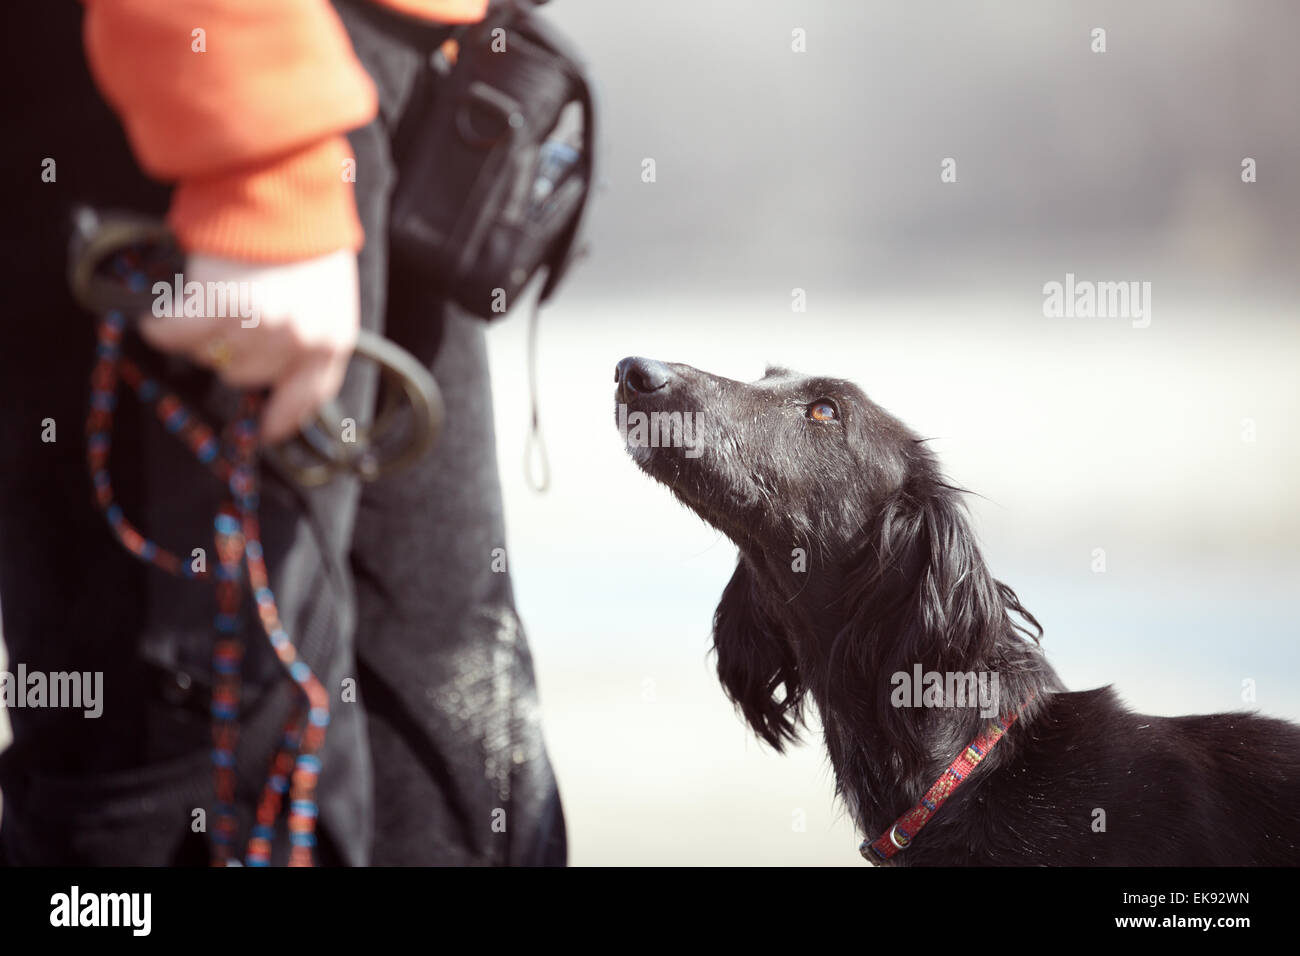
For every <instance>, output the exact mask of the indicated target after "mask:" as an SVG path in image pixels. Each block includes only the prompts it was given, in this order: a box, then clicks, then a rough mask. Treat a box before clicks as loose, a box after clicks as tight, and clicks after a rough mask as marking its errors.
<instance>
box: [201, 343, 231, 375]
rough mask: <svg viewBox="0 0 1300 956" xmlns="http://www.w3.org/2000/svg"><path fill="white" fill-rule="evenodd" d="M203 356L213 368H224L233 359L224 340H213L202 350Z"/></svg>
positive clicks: (228, 345) (228, 344)
mask: <svg viewBox="0 0 1300 956" xmlns="http://www.w3.org/2000/svg"><path fill="white" fill-rule="evenodd" d="M203 354H204V356H205V357H206V358H207V360H208V362H209V363H210V364H211V365H212V367H213V368H224V367H225V366H226V365H228V364H229V363H230V360H231V359H232V358H234V355H235V353H234V351H232V350H231V348H230V343H229V342H227V341H226V340H225V339H214V340H213V341H211V342H209V343H208V344H207V345H206V346H204V348H203Z"/></svg>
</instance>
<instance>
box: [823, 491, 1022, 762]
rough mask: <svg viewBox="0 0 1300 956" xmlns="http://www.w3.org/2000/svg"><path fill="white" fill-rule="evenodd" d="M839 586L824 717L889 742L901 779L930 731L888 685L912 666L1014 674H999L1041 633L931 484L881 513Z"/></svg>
mask: <svg viewBox="0 0 1300 956" xmlns="http://www.w3.org/2000/svg"><path fill="white" fill-rule="evenodd" d="M847 581H848V587H847V595H846V600H847V603H848V606H847V608H846V610H847V612H848V613H847V616H846V625H845V627H844V629H843V630H842V631H841V632H840V633H839V634H838V635H837V636H836V639H835V641H834V643H833V646H832V652H831V658H830V661H829V667H828V671H827V675H828V676H827V682H828V686H827V699H828V701H830V702H831V704H830V708H829V709H830V710H832V711H834V712H837V713H848V714H852V716H853V719H852V725H853V726H855V727H856V728H857V730H858V732H865V733H868V734H870V735H872V736H876V735H880V736H882V737H883V739H888V740H890V741H891V742H892V743H893V744H894V748H895V754H896V757H897V758H898V759H900V760H901V761H902V768H900V769H915V768H916V767H918V766H920V764H921V763H922V762H923V761H924V760H925V757H926V754H927V752H928V749H929V748H928V743H929V741H927V739H926V733H927V724H928V723H929V722H928V721H926V720H923V719H922V717H923V716H924V715H922V714H918V713H916V712H915V711H914V710H909V709H908V708H905V707H903V708H900V707H896V706H894V701H893V699H892V698H893V693H892V691H893V690H894V685H893V683H892V682H893V679H894V675H896V674H900V673H901V674H906V675H907V676H908V678H909V679H910V678H911V677H912V675H913V674H914V673H915V668H916V666H917V665H920V668H921V670H922V672H923V673H926V672H933V671H938V672H941V673H943V672H967V671H972V670H993V671H1002V670H1015V669H1016V668H1015V667H1008V665H1009V664H1014V661H1013V658H1014V657H1016V656H1019V655H1020V654H1021V653H1022V649H1023V647H1024V643H1025V642H1024V638H1025V637H1029V638H1032V639H1033V640H1035V641H1036V640H1037V636H1038V635H1041V633H1042V629H1041V628H1040V627H1039V626H1038V622H1037V621H1035V620H1034V618H1033V616H1032V615H1030V614H1029V612H1028V611H1026V610H1025V609H1024V608H1023V607H1022V606H1021V605H1020V601H1019V599H1018V598H1017V597H1016V595H1015V592H1014V591H1012V590H1011V589H1010V588H1009V587H1007V586H1006V585H1004V584H1002V583H1001V582H1000V581H996V580H994V578H993V576H992V575H991V574H990V573H989V570H988V568H987V566H986V565H985V564H984V559H983V557H982V556H981V554H980V551H979V548H978V545H977V543H976V541H975V536H974V533H973V532H972V530H971V528H970V525H969V522H968V521H967V518H966V513H965V507H964V504H963V503H962V501H961V499H960V491H959V490H958V489H956V488H952V487H951V486H948V485H945V484H942V483H939V482H937V481H930V482H925V483H923V484H914V485H911V486H909V487H906V488H904V489H903V490H902V491H901V492H900V493H898V494H897V495H895V496H894V497H892V498H891V499H890V500H888V501H886V502H885V503H884V505H883V506H882V507H881V508H880V509H879V511H878V512H877V514H876V516H875V518H874V519H873V521H872V522H871V525H870V527H869V528H868V531H867V538H866V545H865V547H864V548H863V549H862V551H861V552H860V553H859V556H858V558H857V561H856V562H855V566H854V568H852V569H851V571H850V573H849V575H848V578H847ZM1013 613H1014V614H1018V615H1019V616H1020V617H1021V618H1022V619H1023V621H1024V622H1026V623H1028V624H1029V625H1030V626H1032V627H1033V628H1035V629H1037V632H1038V634H1037V635H1035V634H1031V633H1030V632H1029V630H1028V629H1027V628H1026V627H1025V626H1024V625H1023V624H1021V623H1019V622H1017V621H1015V620H1014V619H1013V618H1012V616H1011V615H1012V614H1013ZM1003 689H1004V690H1008V689H1011V688H1009V687H1006V686H1004V688H1003ZM864 691H865V692H864ZM934 716H938V715H934ZM928 730H930V731H932V730H933V726H930V727H929V728H928Z"/></svg>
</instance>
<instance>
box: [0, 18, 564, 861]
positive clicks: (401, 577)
mask: <svg viewBox="0 0 1300 956" xmlns="http://www.w3.org/2000/svg"><path fill="white" fill-rule="evenodd" d="M65 7H66V9H65ZM339 10H340V14H341V15H342V16H343V17H344V20H345V23H346V24H347V27H348V29H349V33H350V34H351V35H352V38H353V42H354V46H355V47H356V50H357V53H358V56H359V57H360V58H361V59H362V62H363V63H364V64H365V65H366V67H367V69H368V70H369V71H370V72H371V74H372V76H373V77H374V79H375V82H376V85H377V87H378V88H379V91H380V100H381V115H380V116H379V117H378V118H377V119H376V121H375V122H373V123H372V124H370V125H369V126H367V127H365V128H364V129H361V130H358V131H356V132H355V133H354V134H352V136H351V139H352V145H353V149H354V151H355V153H356V157H357V202H358V208H359V211H360V214H361V217H362V221H363V224H364V226H365V228H366V236H367V240H366V245H365V248H364V249H363V250H362V252H361V255H360V257H359V264H360V274H361V295H362V321H363V323H364V324H365V325H366V326H367V327H368V328H373V329H378V330H381V331H383V332H384V334H386V335H387V336H388V337H389V338H391V339H393V340H394V341H396V342H397V343H398V344H400V345H402V346H403V347H405V348H406V349H407V350H409V351H410V352H412V353H413V354H414V355H416V356H417V357H419V358H420V359H421V361H423V362H424V363H425V364H426V365H427V366H428V367H430V369H431V370H432V372H433V374H434V376H435V377H436V378H437V380H438V383H439V385H440V387H441V389H442V391H443V397H444V400H445V402H446V405H447V425H446V427H445V430H444V433H443V435H442V438H441V440H440V442H439V445H438V446H437V447H436V448H435V450H434V452H433V453H432V454H431V455H430V456H429V457H427V458H426V459H425V460H424V461H422V462H420V463H419V464H418V465H417V466H415V467H414V468H412V469H411V470H410V471H407V472H404V473H402V474H400V475H395V476H392V477H389V478H385V479H381V480H380V481H378V482H376V483H374V484H371V485H366V486H361V485H360V484H359V483H357V482H355V481H352V480H338V481H335V482H334V483H332V484H331V485H329V486H326V487H325V488H322V489H315V490H312V491H304V490H302V489H300V488H298V487H296V486H293V485H291V484H289V483H286V482H284V481H281V480H280V479H279V478H277V476H276V475H274V474H273V473H270V472H267V473H265V474H264V488H263V495H262V507H261V520H262V523H263V538H264V540H263V544H264V547H265V550H266V555H267V563H268V566H269V568H270V573H271V584H272V587H273V589H274V590H275V593H276V598H277V602H278V604H279V609H280V613H281V617H282V619H283V620H284V622H285V625H286V627H287V629H288V631H289V633H290V635H291V637H292V638H293V639H294V641H295V643H296V644H297V645H298V647H299V651H300V654H301V655H302V656H303V657H304V658H305V659H306V660H307V661H308V663H310V664H311V666H312V668H313V669H314V670H315V672H316V673H317V674H318V675H319V676H320V677H321V679H322V682H323V683H324V684H325V687H326V688H327V690H329V691H330V692H331V695H332V700H331V724H330V728H329V732H328V734H327V736H326V741H325V747H324V750H323V751H322V755H321V756H322V772H321V781H320V787H319V792H318V799H319V803H320V825H319V829H320V834H319V838H320V848H319V852H318V858H319V859H320V860H321V861H322V862H325V863H345V864H353V865H358V864H365V863H375V864H491V863H513V864H540V863H547V864H559V863H563V862H564V859H565V836H564V822H563V815H562V812H561V809H560V804H559V796H558V791H557V789H556V785H555V781H554V778H553V775H552V773H551V769H550V764H549V761H548V759H547V756H546V751H545V747H544V745H543V741H542V737H541V732H540V727H539V724H538V719H537V699H536V689H535V686H534V682H533V672H532V665H531V661H530V658H529V655H528V648H527V643H526V641H525V638H524V634H523V630H522V627H521V626H520V623H519V619H518V616H517V615H516V613H515V609H514V604H513V597H512V592H511V586H510V581H509V577H508V576H507V575H506V574H505V573H494V572H493V570H492V567H493V562H492V553H493V549H494V548H501V547H504V546H505V540H504V528H503V522H502V514H501V500H500V487H499V483H498V479H497V465H496V459H495V452H494V438H493V429H492V414H491V394H490V390H489V383H488V369H487V361H486V352H485V343H484V329H483V325H482V324H481V323H480V322H479V321H478V320H476V319H471V318H468V317H465V316H461V315H458V314H452V313H450V312H446V313H444V311H443V310H442V309H440V308H436V307H434V308H431V307H430V305H429V303H428V302H427V299H426V298H425V297H423V296H422V295H421V294H420V292H421V289H422V287H423V282H422V281H421V277H420V276H418V275H399V274H393V273H390V269H389V264H388V257H387V255H386V245H385V225H386V219H387V202H388V196H389V193H390V191H391V189H392V186H393V183H394V181H395V177H396V170H395V166H394V161H393V158H392V153H391V147H390V143H391V141H392V136H393V134H394V132H395V130H396V129H397V127H398V126H399V125H400V124H402V123H403V122H412V121H415V118H413V117H411V116H409V115H407V106H408V104H410V103H411V102H412V100H413V93H414V92H415V91H416V90H417V89H418V88H419V87H420V86H421V85H422V84H423V83H424V82H425V80H424V79H423V77H424V76H425V73H426V71H427V70H428V68H429V67H428V54H429V53H430V52H431V50H432V49H433V48H435V47H436V45H437V44H438V43H439V42H441V39H442V38H443V35H444V34H443V31H441V30H439V29H434V28H430V27H427V26H425V25H421V24H416V23H414V22H410V21H406V20H403V19H401V18H399V17H397V16H395V15H390V14H387V13H384V12H382V11H379V10H376V9H373V8H370V7H368V6H362V5H355V6H354V5H353V4H351V3H340V4H339ZM15 14H16V15H20V16H22V17H27V18H28V19H29V20H30V21H31V22H30V23H27V24H14V25H13V28H12V29H10V30H9V31H7V38H6V41H5V42H6V43H9V44H11V45H12V47H13V49H12V50H11V51H9V57H8V63H7V65H6V69H7V70H14V71H15V73H14V76H13V77H12V78H9V81H8V86H7V89H9V90H11V91H12V92H13V95H14V98H15V102H14V105H15V109H14V112H13V115H12V118H11V120H10V121H9V122H8V124H7V125H8V126H9V127H10V129H9V130H8V133H9V135H7V136H6V137H5V139H6V142H8V143H9V144H11V147H10V160H12V161H15V167H16V169H17V171H16V172H15V173H14V175H13V176H7V177H6V178H7V179H8V181H9V183H8V185H7V186H6V188H8V189H13V191H14V195H13V197H12V202H11V203H10V204H9V208H10V209H11V210H13V214H12V216H11V221H10V223H9V226H8V228H7V229H6V230H4V233H5V235H4V236H3V240H2V243H3V245H2V246H0V249H2V254H3V257H4V258H3V268H4V270H5V273H6V283H5V286H6V289H7V292H8V295H7V296H6V298H5V299H4V300H3V303H2V304H0V314H2V315H3V332H4V334H3V337H2V338H0V615H2V616H3V618H2V619H3V627H4V637H5V640H6V643H7V644H8V647H9V657H10V664H9V669H10V670H11V671H13V670H15V669H16V668H17V666H18V664H19V663H23V664H25V665H26V667H27V669H28V670H29V671H37V670H39V671H44V672H52V671H71V670H75V671H83V672H84V671H99V672H102V673H103V675H104V677H103V687H104V697H105V701H104V706H103V715H102V716H101V717H100V718H98V719H87V718H85V717H84V716H82V715H81V713H80V711H67V710H56V709H31V710H14V711H12V712H11V714H10V716H11V721H12V724H13V727H14V735H15V740H14V744H13V746H12V747H11V749H10V750H9V751H8V752H6V753H5V754H4V755H2V756H0V788H2V789H3V791H4V796H5V802H4V817H3V824H2V825H0V858H3V859H4V860H5V861H7V862H10V863H18V864H22V863H45V864H49V863H92V864H95V863H127V864H131V863H145V864H160V863H162V864H165V863H189V862H194V863H201V862H203V861H204V859H205V858H206V849H205V837H204V835H203V833H202V832H196V831H197V830H199V829H200V828H199V827H198V826H197V825H196V822H195V821H196V820H199V819H202V818H203V816H204V814H205V813H207V814H210V813H211V810H212V805H213V797H212V784H211V769H210V765H209V757H208V750H209V746H210V740H209V733H210V731H209V720H208V716H207V708H208V695H207V690H208V688H209V687H210V684H211V663H210V655H211V646H212V640H213V636H214V631H213V629H212V619H213V614H214V612H215V599H214V596H213V594H212V589H211V583H210V582H207V581H202V580H199V581H181V580H177V579H174V578H171V577H169V576H168V575H166V574H163V573H162V572H160V571H158V570H156V569H153V568H151V567H149V566H147V565H144V564H142V563H140V562H139V561H138V560H137V559H136V558H134V557H132V556H131V555H129V554H128V553H127V552H126V551H124V550H123V549H122V548H121V546H120V545H118V544H117V542H116V541H115V539H114V538H113V537H112V536H111V534H110V533H109V532H108V530H107V527H106V525H105V523H104V520H103V518H102V517H101V516H100V515H99V514H98V512H97V511H96V510H95V509H94V507H93V504H92V496H91V488H90V484H89V480H88V478H87V476H86V466H85V460H84V456H85V452H84V436H83V427H84V426H83V423H84V419H85V411H86V402H87V397H88V388H89V386H88V376H89V371H90V365H91V360H92V355H93V329H92V322H91V319H90V317H89V316H88V315H86V314H85V313H84V312H82V311H80V310H79V309H78V308H77V307H76V306H75V305H74V304H73V303H72V302H71V301H70V299H69V297H68V295H67V292H66V282H65V279H64V266H65V258H64V257H65V248H64V247H65V239H66V213H67V210H68V208H69V207H70V206H71V205H72V204H74V203H79V202H84V203H90V204H93V205H96V206H100V207H104V208H126V209H132V210H136V211H142V212H151V213H154V214H161V213H162V211H163V210H164V209H165V203H166V192H165V190H163V189H162V188H160V187H158V186H157V185H156V184H153V183H150V182H149V181H148V180H146V179H144V178H143V177H142V176H141V175H140V173H139V172H138V171H137V169H136V166H135V164H134V162H133V160H132V158H131V156H130V154H129V151H128V150H127V148H126V145H125V142H124V139H123V135H122V132H121V130H120V128H119V126H118V124H117V122H116V120H115V118H114V117H113V116H112V114H111V113H110V112H109V111H108V110H107V108H106V107H105V106H104V104H103V103H102V101H101V100H100V99H99V97H98V95H97V94H96V93H95V92H94V90H93V87H92V85H91V84H90V80H89V77H88V76H87V73H86V69H85V65H84V58H83V56H82V53H81V47H80V33H79V29H78V23H77V21H78V18H79V15H80V11H79V8H78V7H77V6H76V5H72V4H68V5H56V7H54V8H51V9H50V10H42V11H41V12H40V14H39V22H37V19H38V17H37V14H36V12H35V10H34V8H33V12H31V13H30V14H20V11H19V10H15ZM15 68H16V70H15ZM46 157H49V158H53V159H55V161H56V163H57V179H56V181H55V182H53V183H42V182H41V181H40V176H39V170H40V169H41V168H42V161H43V159H44V158H46ZM6 165H8V163H6ZM137 350H138V351H139V349H137ZM141 354H142V355H143V352H141ZM144 357H145V358H146V359H149V358H150V357H148V356H147V355H146V356H144ZM151 360H152V361H154V363H155V365H156V366H157V367H158V368H159V369H160V372H161V374H162V375H163V376H164V377H165V378H166V379H167V381H168V382H169V384H171V385H172V386H173V387H175V388H176V389H177V390H178V391H179V392H180V393H181V394H182V395H183V396H184V397H186V398H187V399H188V400H190V401H191V402H192V403H193V404H194V405H195V406H196V407H198V408H199V409H200V410H201V411H204V412H206V413H208V414H215V413H216V410H217V409H220V408H224V407H226V405H227V401H228V397H229V396H228V395H226V394H225V393H224V390H223V389H222V387H221V386H220V385H219V384H217V383H216V382H215V381H213V379H212V378H211V376H209V375H207V374H206V373H204V372H201V371H197V370H194V369H192V368H187V367H185V366H183V365H182V364H181V363H179V362H176V361H173V360H162V359H159V358H158V357H152V359H151ZM374 392H375V380H374V376H373V373H372V372H371V371H370V370H368V369H366V368H365V367H364V366H363V365H361V363H354V366H353V368H352V370H351V371H350V372H349V376H348V380H347V382H346V383H345V385H344V391H343V395H342V398H341V401H342V403H343V405H344V407H345V408H346V409H347V410H348V411H349V412H351V413H353V414H355V415H356V416H357V417H358V418H359V419H361V420H364V418H365V417H366V416H368V415H369V414H370V411H371V408H372V406H373V403H374ZM49 422H53V423H54V428H55V432H54V434H55V436H56V440H54V441H47V440H43V438H48V437H49V428H48V423H49ZM110 467H111V471H112V474H113V478H114V483H115V486H116V491H117V497H118V500H119V502H120V503H121V505H122V507H123V509H124V511H125V512H126V514H127V515H128V516H129V517H130V518H131V519H132V520H133V521H134V522H135V523H136V524H137V525H138V526H139V527H140V528H141V529H142V530H143V531H144V532H145V533H146V534H148V535H149V536H150V537H152V538H154V539H155V540H157V541H158V542H159V543H160V544H162V545H163V546H165V547H169V548H171V549H172V550H173V551H176V552H178V553H180V554H185V555H188V554H190V553H191V551H192V549H193V548H195V547H204V548H206V549H207V552H208V554H209V555H211V553H212V517H213V515H214V514H215V510H216V508H217V507H218V506H219V504H220V502H221V500H222V497H223V489H222V488H221V486H220V483H219V482H217V481H216V480H215V479H214V478H213V477H212V476H211V475H209V474H207V473H206V472H205V471H204V470H203V469H202V467H201V466H199V465H198V464H196V463H195V461H194V459H193V458H192V457H191V456H190V454H189V452H188V451H187V450H186V449H184V448H183V447H182V446H181V445H180V444H179V442H177V440H176V439H175V438H174V437H172V436H170V435H168V434H166V433H165V432H164V431H163V430H162V428H161V426H160V425H159V424H158V423H157V421H156V419H155V418H154V417H153V414H152V412H150V411H148V410H146V409H144V408H142V407H140V406H139V405H138V404H137V403H136V402H135V400H134V398H133V397H132V396H130V394H129V393H125V392H124V393H122V394H121V395H119V405H118V411H117V413H116V416H115V428H114V450H113V456H112V459H111V465H110ZM248 645H249V647H250V654H249V657H248V659H247V660H246V662H245V668H244V673H243V708H242V712H241V725H242V733H241V740H240V746H239V750H238V765H237V766H238V778H239V784H240V803H241V810H242V817H243V822H244V823H245V824H247V822H248V820H249V817H250V816H251V812H252V808H253V806H254V805H255V803H256V798H257V795H258V792H259V790H260V788H261V786H262V784H263V782H264V780H265V776H266V771H267V767H268V766H269V762H270V757H271V754H272V752H273V751H274V748H275V745H276V744H277V742H278V736H279V731H280V727H281V725H282V723H283V721H284V719H285V717H286V716H287V715H288V714H289V713H290V710H291V708H292V707H294V706H296V704H297V699H296V697H295V694H294V692H293V691H292V689H291V686H290V683H289V681H288V680H287V679H286V678H285V676H284V675H283V672H282V671H281V670H280V669H279V665H278V662H277V661H276V660H275V659H274V656H273V655H272V654H271V653H270V651H269V649H268V648H267V647H266V646H265V638H264V637H263V636H262V635H261V633H260V630H259V629H258V626H257V624H256V621H255V620H253V621H250V622H249V625H248ZM352 688H355V689H356V693H355V694H352V693H351V692H350V689H352ZM353 698H355V700H354V699H353ZM199 811H204V813H200V812H199ZM245 832H246V830H245Z"/></svg>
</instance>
